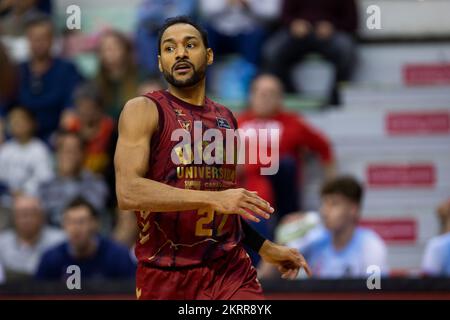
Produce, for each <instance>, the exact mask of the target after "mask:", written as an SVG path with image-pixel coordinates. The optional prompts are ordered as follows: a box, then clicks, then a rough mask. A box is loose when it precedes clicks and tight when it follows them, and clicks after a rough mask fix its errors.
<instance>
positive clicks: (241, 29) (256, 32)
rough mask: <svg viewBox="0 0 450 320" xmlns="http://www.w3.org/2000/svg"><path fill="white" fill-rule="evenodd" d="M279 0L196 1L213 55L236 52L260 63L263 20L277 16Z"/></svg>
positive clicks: (264, 35) (264, 36) (246, 58)
mask: <svg viewBox="0 0 450 320" xmlns="http://www.w3.org/2000/svg"><path fill="white" fill-rule="evenodd" d="M280 7H281V5H280V1H279V0H215V1H210V0H200V2H199V8H200V12H201V14H202V19H203V20H204V21H205V24H206V28H207V31H208V40H209V43H210V45H211V48H212V49H213V50H214V54H215V55H217V56H218V57H220V56H221V55H224V54H228V53H238V54H240V55H241V56H242V57H243V58H244V59H245V60H246V61H247V62H249V63H251V64H252V65H254V66H259V64H260V59H261V57H260V53H261V47H262V44H263V42H264V40H265V38H266V35H267V32H268V30H267V23H268V22H271V21H272V20H274V19H276V18H277V17H278V14H279V11H280Z"/></svg>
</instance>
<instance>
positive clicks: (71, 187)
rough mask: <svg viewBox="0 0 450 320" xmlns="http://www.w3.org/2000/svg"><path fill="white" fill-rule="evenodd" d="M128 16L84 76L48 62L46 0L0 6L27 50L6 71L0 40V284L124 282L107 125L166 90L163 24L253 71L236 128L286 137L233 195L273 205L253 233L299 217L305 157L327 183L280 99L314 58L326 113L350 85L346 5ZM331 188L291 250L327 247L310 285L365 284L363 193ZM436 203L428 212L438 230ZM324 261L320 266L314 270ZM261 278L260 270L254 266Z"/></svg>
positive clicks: (150, 1)
mask: <svg viewBox="0 0 450 320" xmlns="http://www.w3.org/2000/svg"><path fill="white" fill-rule="evenodd" d="M136 12H137V18H136V20H137V24H136V28H135V31H134V33H133V34H123V33H122V32H120V31H118V30H113V29H108V30H105V31H104V32H102V33H101V34H100V35H99V37H97V38H95V41H94V43H93V44H92V48H93V51H94V52H95V53H96V60H97V63H98V68H97V71H96V74H95V75H94V76H93V77H91V78H87V77H85V76H83V75H82V74H81V72H80V71H79V70H78V69H77V67H76V66H75V64H74V62H73V61H71V58H73V56H74V55H76V49H77V48H78V47H79V46H81V44H78V45H77V43H76V42H75V44H74V43H73V42H72V43H71V44H70V46H69V45H67V44H66V46H64V45H63V47H65V48H69V49H67V50H65V51H63V52H62V53H58V54H55V53H54V50H53V48H54V43H55V39H56V38H59V39H62V41H63V42H64V40H65V39H66V40H67V41H69V39H70V41H73V38H71V34H70V33H68V32H61V30H57V29H56V28H55V27H54V24H53V21H52V16H51V15H52V3H51V1H49V0H41V1H39V0H26V1H25V0H24V1H18V0H8V1H5V0H4V1H0V35H1V36H14V37H20V36H22V37H25V39H26V41H27V44H28V47H29V58H28V59H27V61H25V62H22V63H20V64H17V63H15V61H14V60H13V59H12V55H11V53H10V52H9V51H8V48H7V46H5V45H3V44H2V43H1V42H0V280H1V279H2V278H4V277H3V276H2V275H4V274H6V279H8V280H11V279H16V278H21V277H22V278H23V277H36V278H40V279H58V278H61V277H63V276H64V275H65V270H64V266H67V265H70V264H77V265H80V266H82V268H83V270H86V271H85V272H86V274H87V275H90V276H92V277H94V278H95V277H100V276H101V277H107V278H108V277H133V272H134V271H133V270H134V267H133V265H134V263H135V260H134V257H133V252H132V249H133V248H132V247H133V243H134V241H135V239H136V226H135V220H134V219H135V218H134V214H133V213H132V212H120V210H119V209H118V208H117V203H116V199H115V186H114V184H115V182H114V167H113V156H114V149H115V143H116V139H117V120H118V117H119V115H120V112H121V109H122V107H123V106H124V104H125V102H126V101H127V100H128V99H130V98H133V97H135V96H137V95H139V94H144V93H146V92H149V91H152V90H159V89H164V88H165V83H164V82H163V81H162V79H161V76H160V72H159V70H158V65H157V55H158V42H157V33H158V29H159V27H160V26H161V25H162V24H163V22H164V20H165V19H166V18H168V17H171V16H176V15H190V16H192V17H194V18H195V19H196V20H198V21H199V22H200V23H201V24H202V25H203V26H205V28H206V29H207V31H208V37H209V41H210V46H211V47H212V48H213V50H214V53H215V58H216V60H218V61H220V60H221V59H224V58H225V57H227V55H229V54H235V55H238V56H239V57H240V58H241V59H242V61H243V63H245V64H246V65H247V66H248V67H249V68H250V69H249V70H252V75H256V74H259V76H257V77H256V78H254V79H253V77H251V78H252V80H250V79H249V80H248V108H246V110H245V111H244V112H243V113H241V114H239V115H237V118H238V122H239V125H240V126H241V127H243V128H245V127H252V128H267V127H268V126H273V125H274V124H275V125H277V126H282V128H283V131H282V132H283V133H282V136H281V143H280V170H279V172H278V174H276V175H274V176H271V177H267V176H261V175H259V174H258V173H257V172H258V168H257V166H247V167H245V168H244V171H243V172H244V174H243V175H242V176H241V177H240V179H241V181H240V183H241V185H243V186H244V187H246V188H248V189H251V190H257V191H258V192H259V194H260V195H262V196H263V197H264V198H265V199H267V200H268V201H270V202H271V203H274V204H275V207H276V209H277V212H278V216H277V217H276V218H274V219H271V220H269V221H268V222H267V223H264V224H258V225H254V227H255V228H257V229H258V231H260V232H261V233H262V234H264V235H265V236H266V237H268V238H270V239H275V238H277V237H276V236H275V234H276V230H277V229H276V226H277V225H279V226H282V225H283V224H286V223H292V222H293V221H294V222H295V221H297V222H298V221H303V223H305V221H309V220H308V219H310V217H308V215H307V214H303V213H299V212H302V205H301V203H300V200H299V199H300V196H299V195H300V193H301V190H300V186H301V185H300V181H301V176H302V172H301V158H302V155H303V152H304V151H305V150H309V151H311V152H313V153H316V154H317V155H318V156H319V158H320V161H321V163H322V165H323V169H324V171H325V172H326V177H327V178H336V172H335V168H334V158H335V156H334V154H333V148H332V146H331V144H330V142H329V140H328V138H327V137H325V136H324V135H323V134H322V133H321V132H320V131H319V130H317V129H316V128H313V127H312V126H311V125H310V124H308V123H307V122H306V121H305V120H304V119H303V118H302V117H301V116H300V115H299V114H298V113H290V112H287V111H285V110H284V109H283V93H284V91H286V92H288V93H292V92H300V91H301V88H298V87H296V86H295V84H293V82H292V78H291V74H290V70H291V69H292V67H293V66H294V65H295V64H297V63H299V62H300V61H302V59H304V58H305V57H307V56H308V54H310V53H317V54H319V55H321V56H322V57H323V58H324V59H326V60H328V61H329V62H331V63H332V65H334V67H335V81H334V84H333V86H332V87H331V88H330V93H329V96H328V101H327V105H339V103H340V98H339V90H338V88H339V85H340V84H341V83H342V82H346V81H350V79H351V75H352V71H353V68H354V66H355V63H354V61H355V45H356V44H355V32H356V30H357V26H358V21H357V9H356V4H355V1H354V0H340V1H334V0H304V1H295V0H284V1H282V0H215V1H206V0H199V1H195V0H178V1H177V0H164V1H162V0H142V1H141V3H140V5H139V7H138V8H136ZM212 72H214V67H213V68H212ZM224 85H226V84H225V83H224ZM333 181H334V182H335V183H334V184H333V183H331V184H329V185H325V186H324V188H323V189H322V200H323V203H322V205H323V206H325V207H326V208H328V209H327V210H328V211H329V212H331V213H330V214H329V218H327V219H325V220H324V226H322V224H320V223H318V224H316V225H314V228H312V229H315V228H316V227H317V228H318V229H317V232H312V233H308V234H309V236H308V238H307V239H306V238H305V239H306V240H305V239H303V240H302V243H301V244H298V243H296V242H295V241H294V240H293V239H290V241H291V242H290V243H291V245H292V246H296V247H298V248H299V249H300V250H303V248H304V246H305V243H310V244H312V243H314V246H318V247H321V248H326V250H325V251H324V250H322V251H323V252H324V253H323V254H322V255H321V256H317V255H316V256H314V257H312V258H311V259H312V260H311V261H317V267H316V268H315V270H316V274H318V275H321V274H322V275H323V276H337V277H339V276H345V275H348V276H360V275H362V274H363V271H365V270H363V269H362V268H363V266H364V265H365V264H368V263H372V261H369V260H371V259H365V258H361V256H358V255H359V254H360V253H361V254H362V252H365V250H368V249H367V248H368V247H367V246H369V247H370V248H371V249H370V250H371V251H373V250H376V251H377V252H378V254H377V257H380V258H379V261H377V263H379V264H380V265H383V266H385V265H386V261H385V260H386V257H385V256H386V253H385V251H386V249H385V246H384V244H383V242H382V240H381V239H380V238H379V237H378V236H377V235H376V234H374V233H369V232H367V231H366V230H360V229H356V224H357V220H358V214H359V209H360V208H359V205H360V202H361V199H362V189H363V187H362V186H360V185H359V184H358V182H357V181H354V180H353V179H352V178H351V177H350V178H349V177H341V178H339V177H338V178H337V179H335V180H333ZM333 196H334V198H333ZM330 197H331V198H330ZM336 197H337V198H336ZM334 207H336V208H337V209H333V208H334ZM444 207H445V205H443V207H442V209H440V211H439V212H442V214H441V216H442V219H443V221H444V220H445V223H443V224H445V228H446V229H445V230H446V232H448V231H449V230H448V225H449V223H450V222H449V221H450V218H449V216H450V214H449V213H448V211H449V209H448V205H447V207H445V208H444ZM339 208H340V209H339ZM342 208H344V209H342ZM327 210H325V211H327ZM342 210H344V211H345V212H344V213H342V212H341V211H342ZM322 211H323V210H321V212H322ZM293 212H296V213H294V214H292V213H293ZM334 212H337V213H336V215H337V217H334V216H333V214H334ZM332 216H333V217H334V218H333V217H332ZM313 220H314V219H313ZM314 221H315V220H314ZM319 229H320V230H319ZM325 229H327V230H328V231H326V230H325ZM324 230H325V231H324ZM342 230H345V232H343V231H342ZM355 230H356V231H355ZM338 231H340V233H339V236H336V237H334V236H335V235H336V234H338ZM319 240H320V241H319ZM350 240H351V241H350ZM292 241H294V242H292ZM336 241H337V242H339V243H340V244H339V245H341V248H347V247H348V248H349V249H348V255H349V256H350V258H348V256H342V255H339V253H337V252H335V251H333V250H332V248H333V244H335V242H336ZM443 241H444V240H443ZM443 241H441V242H439V245H441V243H442V242H443ZM286 242H287V241H286ZM314 246H313V245H311V247H314ZM436 246H437V245H436ZM305 250H306V249H305ZM430 250H431V249H430ZM355 252H356V253H355ZM352 255H356V256H358V257H359V258H358V259H359V260H358V259H356V260H358V261H357V262H356V263H357V264H358V263H359V264H358V265H357V266H354V265H350V266H348V265H346V264H345V261H346V260H349V261H355V259H354V258H352ZM429 255H431V253H430V254H429ZM120 257H121V258H120ZM255 259H256V260H255V263H256V262H257V258H255ZM323 259H325V260H326V261H328V262H330V263H328V264H327V265H326V267H323V269H320V268H322V267H320V266H322V265H323V263H322V262H320V261H323ZM427 259H428V260H430V261H435V260H436V258H427ZM362 260H364V261H362ZM428 260H427V261H428ZM333 263H334V264H333ZM442 263H443V264H445V263H447V262H445V261H444V262H442ZM448 265H450V263H448ZM430 268H431V267H430ZM320 270H323V273H321V271H320ZM332 270H334V273H333V272H332ZM336 270H340V273H339V272H338V273H336V272H337V271H336ZM386 270H387V266H386ZM447 272H448V274H450V271H448V270H447ZM261 274H262V275H264V276H266V275H267V276H269V275H270V274H271V272H270V270H269V269H268V268H266V266H261ZM0 282H1V281H0Z"/></svg>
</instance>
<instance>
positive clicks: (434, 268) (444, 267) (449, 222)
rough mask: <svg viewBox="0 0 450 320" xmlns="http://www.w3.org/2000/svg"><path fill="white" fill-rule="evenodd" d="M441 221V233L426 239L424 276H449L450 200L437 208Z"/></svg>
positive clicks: (423, 264)
mask: <svg viewBox="0 0 450 320" xmlns="http://www.w3.org/2000/svg"><path fill="white" fill-rule="evenodd" d="M437 213H438V216H439V220H440V222H441V228H442V230H441V235H439V236H436V237H434V238H432V239H431V240H429V241H428V243H427V246H426V248H425V253H424V256H423V261H422V272H423V273H424V274H425V275H426V276H444V277H450V200H447V201H445V202H443V203H442V204H441V205H440V206H439V207H438V209H437Z"/></svg>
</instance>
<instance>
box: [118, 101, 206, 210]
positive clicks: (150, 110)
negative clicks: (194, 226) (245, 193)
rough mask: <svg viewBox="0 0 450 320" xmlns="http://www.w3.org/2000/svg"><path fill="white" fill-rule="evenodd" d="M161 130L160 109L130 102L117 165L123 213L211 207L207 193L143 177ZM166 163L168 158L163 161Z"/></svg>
mask: <svg viewBox="0 0 450 320" xmlns="http://www.w3.org/2000/svg"><path fill="white" fill-rule="evenodd" d="M157 127H158V109H157V108H156V106H155V104H154V102H152V101H151V100H149V99H147V98H144V97H139V98H135V99H132V100H130V101H129V102H128V103H127V104H126V105H125V107H124V109H123V111H122V114H121V116H120V119H119V139H118V141H117V147H116V153H115V157H114V165H115V172H116V192H117V201H118V204H119V207H120V209H122V210H149V211H157V212H165V211H178V210H195V209H199V208H201V207H205V206H209V205H211V202H210V201H209V200H210V197H209V196H208V194H207V192H206V191H198V190H185V189H179V188H175V187H171V186H168V185H166V184H164V183H160V182H157V181H154V180H150V179H146V178H144V176H145V174H146V172H147V170H148V163H149V157H150V142H151V137H152V135H153V133H154V132H155V131H156V129H157ZM161 161H167V159H161Z"/></svg>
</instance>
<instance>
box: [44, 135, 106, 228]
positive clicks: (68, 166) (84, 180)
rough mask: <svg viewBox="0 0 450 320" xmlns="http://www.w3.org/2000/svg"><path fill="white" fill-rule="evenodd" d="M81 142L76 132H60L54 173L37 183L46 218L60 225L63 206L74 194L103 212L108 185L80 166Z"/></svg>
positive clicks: (82, 148)
mask: <svg viewBox="0 0 450 320" xmlns="http://www.w3.org/2000/svg"><path fill="white" fill-rule="evenodd" d="M83 150H84V143H83V140H82V139H81V137H80V136H79V135H78V134H76V133H73V132H72V133H71V132H62V133H61V134H59V135H58V137H57V144H56V170H57V171H56V176H55V177H54V178H53V179H52V180H50V181H48V182H46V183H44V184H42V185H41V187H40V189H39V191H40V197H41V199H42V202H43V204H44V207H45V210H46V212H47V213H48V215H49V218H50V222H51V223H52V224H54V225H60V223H61V219H62V213H63V210H64V208H65V207H66V206H67V204H68V203H70V201H72V200H73V199H74V198H75V197H77V196H83V197H84V198H86V199H87V200H88V201H89V202H90V203H92V205H93V206H94V207H95V208H96V209H97V210H98V211H99V212H100V213H104V210H105V206H106V200H107V198H108V188H107V186H106V184H105V182H104V180H103V179H102V178H101V177H100V176H96V175H94V174H93V173H91V172H90V171H88V170H85V169H83V163H84V153H83Z"/></svg>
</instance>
